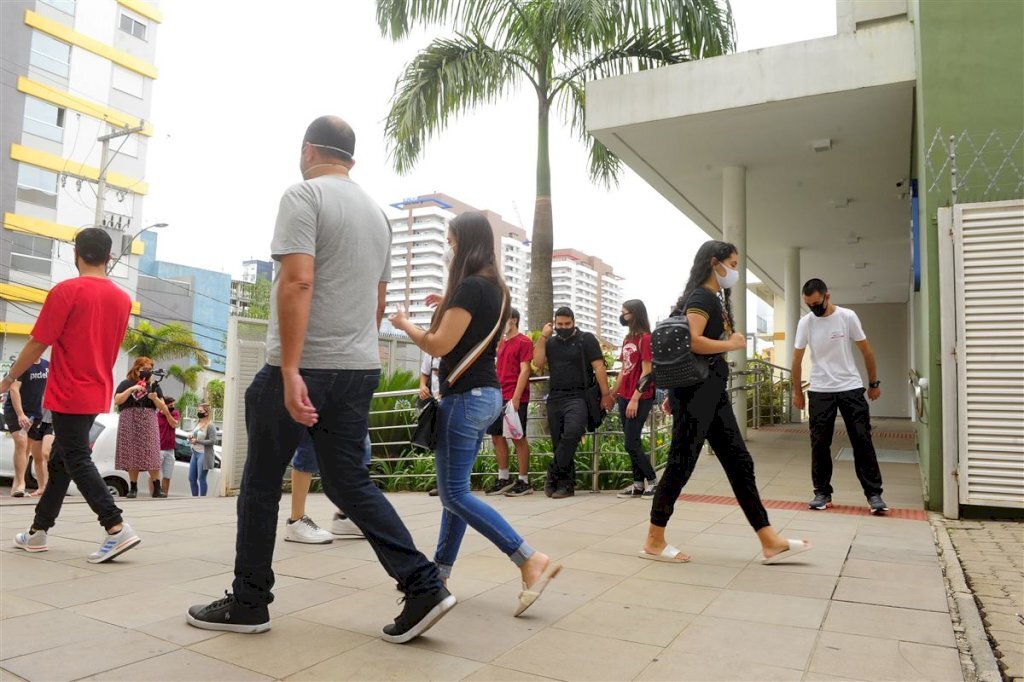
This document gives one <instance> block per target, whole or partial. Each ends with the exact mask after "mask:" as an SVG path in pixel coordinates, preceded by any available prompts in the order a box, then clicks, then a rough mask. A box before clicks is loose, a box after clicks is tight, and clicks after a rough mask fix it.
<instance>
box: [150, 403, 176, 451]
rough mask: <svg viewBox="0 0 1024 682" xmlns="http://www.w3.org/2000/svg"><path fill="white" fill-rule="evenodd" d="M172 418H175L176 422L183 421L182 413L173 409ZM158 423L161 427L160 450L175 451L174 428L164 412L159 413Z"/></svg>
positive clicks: (157, 416)
mask: <svg viewBox="0 0 1024 682" xmlns="http://www.w3.org/2000/svg"><path fill="white" fill-rule="evenodd" d="M171 416H172V417H174V421H176V422H177V421H181V413H180V412H178V411H177V410H175V409H173V408H172V409H171ZM156 423H157V426H159V427H160V449H161V450H173V449H174V427H173V426H171V423H170V422H169V421H167V417H165V416H164V413H163V412H157V415H156Z"/></svg>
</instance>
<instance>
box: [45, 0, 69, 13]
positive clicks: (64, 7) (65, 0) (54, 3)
mask: <svg viewBox="0 0 1024 682" xmlns="http://www.w3.org/2000/svg"><path fill="white" fill-rule="evenodd" d="M43 2H44V3H46V4H47V5H49V6H51V7H56V8H57V9H59V10H60V11H61V12H64V13H65V14H70V15H71V16H75V0H43Z"/></svg>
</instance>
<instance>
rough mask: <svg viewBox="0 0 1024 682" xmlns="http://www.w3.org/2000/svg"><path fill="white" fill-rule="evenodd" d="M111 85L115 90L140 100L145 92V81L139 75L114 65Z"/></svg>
mask: <svg viewBox="0 0 1024 682" xmlns="http://www.w3.org/2000/svg"><path fill="white" fill-rule="evenodd" d="M111 84H112V85H113V86H114V89H115V90H120V91H121V92H124V93H127V94H129V95H132V96H133V97H139V98H141V97H142V96H143V94H144V92H145V90H144V89H145V86H146V80H145V77H144V76H142V75H141V74H138V73H135V72H134V71H129V70H128V69H125V68H122V67H120V66H118V65H117V64H114V75H113V79H112V81H111Z"/></svg>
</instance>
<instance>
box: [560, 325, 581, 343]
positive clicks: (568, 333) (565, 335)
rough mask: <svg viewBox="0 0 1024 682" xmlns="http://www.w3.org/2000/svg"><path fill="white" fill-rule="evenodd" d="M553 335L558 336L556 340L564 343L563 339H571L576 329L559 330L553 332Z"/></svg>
mask: <svg viewBox="0 0 1024 682" xmlns="http://www.w3.org/2000/svg"><path fill="white" fill-rule="evenodd" d="M555 333H556V334H558V338H560V339H562V340H563V341H564V340H565V339H571V338H572V335H573V334H575V333H576V327H569V328H568V329H562V328H559V329H556V330H555Z"/></svg>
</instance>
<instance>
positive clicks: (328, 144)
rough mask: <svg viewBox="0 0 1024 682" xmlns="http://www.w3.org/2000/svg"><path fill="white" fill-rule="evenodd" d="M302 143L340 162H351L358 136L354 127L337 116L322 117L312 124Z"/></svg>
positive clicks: (307, 129)
mask: <svg viewBox="0 0 1024 682" xmlns="http://www.w3.org/2000/svg"><path fill="white" fill-rule="evenodd" d="M302 141H303V142H308V143H310V144H311V145H313V146H315V147H316V148H317V149H319V150H320V151H321V152H322V153H323V154H324V155H326V156H329V157H331V158H332V159H338V160H339V161H351V160H352V157H353V156H354V155H355V153H356V134H355V132H354V131H353V130H352V126H350V125H349V124H348V123H345V121H343V120H341V119H340V118H338V117H337V116H321V117H320V118H318V119H316V120H315V121H313V122H312V123H310V124H309V127H308V128H306V136H305V137H303V138H302Z"/></svg>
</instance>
